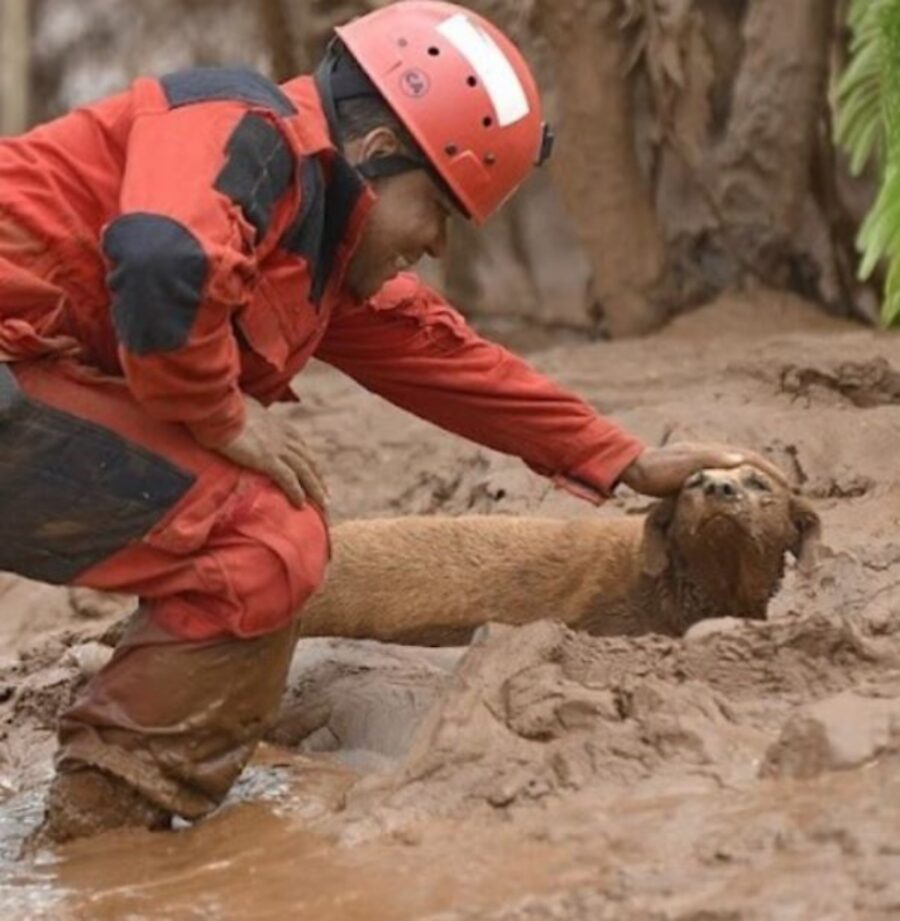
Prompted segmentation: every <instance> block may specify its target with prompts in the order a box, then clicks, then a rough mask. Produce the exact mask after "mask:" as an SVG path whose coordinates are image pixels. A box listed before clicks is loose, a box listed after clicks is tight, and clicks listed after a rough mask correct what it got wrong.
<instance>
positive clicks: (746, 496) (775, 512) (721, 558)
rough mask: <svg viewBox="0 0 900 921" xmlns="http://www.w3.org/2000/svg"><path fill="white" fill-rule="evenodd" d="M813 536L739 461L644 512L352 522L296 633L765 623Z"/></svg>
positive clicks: (616, 631) (459, 639)
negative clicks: (788, 568)
mask: <svg viewBox="0 0 900 921" xmlns="http://www.w3.org/2000/svg"><path fill="white" fill-rule="evenodd" d="M820 533H821V522H820V519H819V516H818V515H817V514H816V512H815V510H814V509H813V508H812V506H811V505H810V504H809V503H808V502H807V501H806V500H805V499H803V498H801V497H799V496H796V495H794V494H792V493H791V491H790V490H789V488H788V487H787V486H785V485H784V484H783V483H781V482H779V481H777V480H775V479H774V478H773V477H771V476H769V475H768V474H766V473H765V472H763V471H761V470H758V469H757V468H755V467H752V466H750V465H743V466H740V467H737V468H733V469H728V470H725V469H708V470H703V471H699V472H697V473H695V474H694V475H693V476H691V477H690V478H689V479H688V480H687V481H686V482H685V484H684V486H683V487H682V489H681V491H680V492H679V493H678V494H677V495H676V496H673V497H671V498H667V499H664V500H662V501H660V502H657V503H656V504H655V505H654V506H653V507H652V508H651V509H650V511H649V513H648V514H647V515H646V516H644V517H638V516H627V515H626V516H622V517H616V518H596V519H578V520H553V519H540V518H525V517H523V518H518V517H507V516H466V517H461V518H441V517H422V516H418V517H408V518H396V519H376V520H369V521H365V520H363V521H349V522H345V523H344V524H341V525H338V526H337V527H335V528H334V531H333V534H332V541H333V559H332V562H331V565H330V569H329V573H328V577H327V579H326V582H325V584H324V586H323V588H322V589H320V591H319V592H318V593H316V594H315V595H314V596H313V597H312V598H311V599H310V601H309V602H308V604H307V606H306V607H305V608H304V610H303V612H302V613H301V616H300V621H299V628H298V629H299V635H300V636H341V637H351V638H365V639H377V640H381V641H383V642H391V643H403V644H413V645H426V646H444V645H447V646H451V645H459V644H463V643H466V642H468V640H469V638H470V637H471V635H472V633H473V632H474V631H475V630H476V629H477V628H478V627H479V626H480V625H481V624H483V623H486V622H487V621H491V620H494V621H501V622H503V623H507V624H524V623H528V622H531V621H533V620H538V619H540V618H545V617H549V618H555V619H557V620H561V621H563V622H564V623H566V624H567V625H569V626H570V627H573V628H576V629H579V630H585V631H588V632H589V633H592V634H595V635H605V636H610V635H624V636H629V635H630V636H634V635H638V634H643V633H661V634H666V635H670V636H680V635H682V634H683V633H684V632H685V631H686V630H687V629H688V628H689V627H690V626H691V625H692V624H694V623H697V622H698V621H701V620H704V619H707V618H714V617H739V618H747V619H757V620H758V619H763V618H765V616H766V611H767V607H768V603H769V600H770V599H771V598H772V597H773V596H774V595H775V593H776V592H777V591H778V588H779V586H780V584H781V580H782V577H783V574H784V570H785V556H786V554H788V553H790V554H793V555H794V556H795V557H796V559H797V561H798V566H799V568H800V569H802V570H807V571H808V570H809V569H811V568H812V566H813V565H814V561H815V555H816V547H817V545H818V542H819V539H820Z"/></svg>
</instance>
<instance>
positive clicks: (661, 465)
mask: <svg viewBox="0 0 900 921" xmlns="http://www.w3.org/2000/svg"><path fill="white" fill-rule="evenodd" d="M741 464H752V465H753V466H754V467H758V468H759V469H760V470H762V471H764V472H765V473H768V474H769V475H770V476H772V477H774V478H775V479H776V480H778V481H779V482H780V483H784V484H785V485H787V478H786V477H785V475H784V473H783V472H782V471H781V470H779V469H778V467H776V466H775V465H774V464H773V463H772V462H771V461H768V460H766V459H765V458H764V457H763V456H762V455H760V454H757V453H756V452H755V451H745V450H743V449H742V448H730V447H728V446H727V445H721V444H715V443H712V444H694V443H692V442H676V443H675V444H671V445H666V446H665V447H662V448H646V449H645V450H644V451H643V453H642V454H640V455H639V456H638V458H637V460H635V461H633V462H632V464H631V465H630V466H628V467H626V468H625V470H624V471H623V473H622V476H621V477H620V482H622V483H625V484H626V485H627V486H630V487H631V488H632V489H633V490H634V491H635V492H639V493H643V494H644V495H646V496H668V495H671V494H672V493H676V492H678V490H679V489H681V487H682V484H683V483H684V481H685V480H686V479H687V478H688V477H689V476H690V475H691V474H692V473H696V471H698V470H703V469H705V468H708V467H713V468H715V467H722V468H728V467H740V465H741Z"/></svg>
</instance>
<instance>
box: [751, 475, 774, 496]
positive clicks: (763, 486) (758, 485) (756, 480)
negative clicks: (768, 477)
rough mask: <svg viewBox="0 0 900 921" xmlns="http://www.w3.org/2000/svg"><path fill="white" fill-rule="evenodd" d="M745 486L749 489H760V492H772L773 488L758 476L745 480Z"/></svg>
mask: <svg viewBox="0 0 900 921" xmlns="http://www.w3.org/2000/svg"><path fill="white" fill-rule="evenodd" d="M744 485H745V486H747V487H748V488H749V489H758V490H759V491H760V492H771V491H772V487H771V486H769V484H768V483H767V482H766V481H765V480H764V479H763V478H762V477H758V476H751V477H747V479H746V480H744Z"/></svg>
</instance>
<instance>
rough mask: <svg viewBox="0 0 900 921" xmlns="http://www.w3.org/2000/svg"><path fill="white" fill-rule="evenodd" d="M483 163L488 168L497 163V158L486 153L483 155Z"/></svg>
mask: <svg viewBox="0 0 900 921" xmlns="http://www.w3.org/2000/svg"><path fill="white" fill-rule="evenodd" d="M484 162H485V163H486V164H487V165H488V166H493V165H494V164H495V163H496V162H497V158H496V157H495V156H494V154H492V153H487V154H485V155H484Z"/></svg>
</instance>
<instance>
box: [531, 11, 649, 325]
mask: <svg viewBox="0 0 900 921" xmlns="http://www.w3.org/2000/svg"><path fill="white" fill-rule="evenodd" d="M617 12H618V0H591V2H586V0H582V2H579V3H577V4H573V3H566V4H563V3H559V2H557V0H540V2H538V3H537V4H536V6H535V18H534V24H535V26H536V28H537V29H538V31H540V32H541V33H543V34H544V35H545V36H546V37H547V39H548V40H549V42H550V44H551V46H552V47H553V49H554V51H555V65H556V76H557V81H558V86H557V92H558V96H559V99H560V105H561V119H560V125H559V129H558V134H559V142H558V144H557V154H556V155H555V157H554V162H553V169H554V176H555V177H556V180H557V182H558V183H559V186H560V188H561V190H562V193H563V197H564V199H565V201H566V204H567V205H568V207H569V209H570V211H571V213H572V215H573V216H574V218H575V223H576V226H577V228H578V232H579V236H580V239H581V242H582V245H583V247H584V250H585V254H586V256H587V259H588V262H589V263H590V265H591V268H592V270H593V278H592V287H593V291H594V300H595V303H596V304H598V305H599V307H600V309H601V310H602V312H603V316H604V318H605V321H606V326H607V329H608V331H609V333H610V334H611V335H613V336H618V335H628V334H634V333H639V332H643V331H646V330H647V329H649V328H652V327H653V326H655V325H658V324H659V322H660V321H661V320H662V318H663V316H664V313H663V305H662V303H661V302H660V300H659V299H658V297H657V296H656V289H657V285H658V283H659V281H660V278H661V274H662V270H663V264H664V256H665V249H664V241H663V238H662V236H661V233H660V226H659V222H658V221H657V217H656V215H655V213H654V211H653V205H652V200H651V197H650V188H649V187H648V184H647V182H646V181H645V178H644V177H643V176H642V175H641V171H640V169H639V164H638V161H637V157H636V151H635V144H634V129H635V115H634V108H633V99H632V86H631V81H630V79H629V77H628V75H627V73H626V54H627V50H628V49H627V46H626V43H625V40H624V35H623V33H622V31H621V29H620V28H619V24H618V21H617V15H616V14H617Z"/></svg>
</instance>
